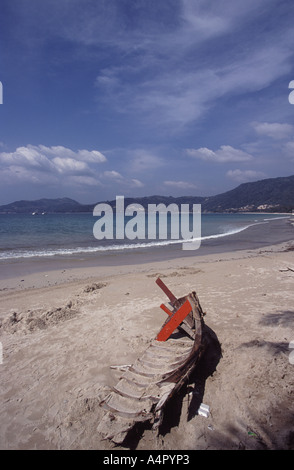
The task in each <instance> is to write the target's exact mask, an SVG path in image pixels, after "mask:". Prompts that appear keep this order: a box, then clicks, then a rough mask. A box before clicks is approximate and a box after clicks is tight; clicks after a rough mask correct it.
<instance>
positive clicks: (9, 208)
mask: <svg viewBox="0 0 294 470" xmlns="http://www.w3.org/2000/svg"><path fill="white" fill-rule="evenodd" d="M91 210H92V205H91V206H87V205H84V204H80V203H79V202H77V201H74V200H73V199H70V198H67V197H63V198H58V199H38V200H36V201H26V200H22V201H15V202H12V203H11V204H6V205H4V206H0V213H2V214H3V213H6V214H7V213H14V214H25V213H28V214H30V213H33V212H34V213H37V214H39V213H42V212H46V213H58V212H90V211H91Z"/></svg>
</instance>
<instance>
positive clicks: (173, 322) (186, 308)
mask: <svg viewBox="0 0 294 470" xmlns="http://www.w3.org/2000/svg"><path fill="white" fill-rule="evenodd" d="M191 310H192V307H191V304H190V302H189V300H186V301H185V303H183V305H182V306H181V307H180V308H179V309H178V310H177V311H176V312H175V313H173V314H172V316H171V317H170V319H169V320H168V321H167V322H166V324H165V325H164V326H163V327H162V328H161V330H160V332H159V333H158V335H157V337H156V339H157V341H166V340H167V339H168V338H169V337H170V335H171V334H172V333H173V332H174V331H175V329H176V328H177V327H178V326H179V325H180V324H181V323H182V321H183V320H184V319H185V318H186V316H187V315H188V314H189V313H190V312H191Z"/></svg>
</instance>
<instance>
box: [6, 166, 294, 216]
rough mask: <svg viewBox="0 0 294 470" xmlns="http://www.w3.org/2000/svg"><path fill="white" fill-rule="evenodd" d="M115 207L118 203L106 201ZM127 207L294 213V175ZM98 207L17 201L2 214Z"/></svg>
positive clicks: (138, 200) (145, 200) (143, 199)
mask: <svg viewBox="0 0 294 470" xmlns="http://www.w3.org/2000/svg"><path fill="white" fill-rule="evenodd" d="M103 202H106V203H108V204H109V205H111V206H112V207H113V208H114V207H115V204H116V201H115V200H113V201H103ZM124 202H125V207H126V206H127V205H129V204H131V203H137V204H141V205H142V206H143V207H144V208H145V209H147V207H148V204H160V203H163V204H165V205H167V206H168V205H169V204H171V203H175V204H201V208H202V212H252V211H254V212H255V211H260V212H291V210H294V175H292V176H286V177H279V178H268V179H264V180H260V181H255V182H252V183H243V184H240V185H239V186H238V187H236V188H235V189H232V190H230V191H226V192H225V193H221V194H218V195H216V196H209V197H200V196H182V197H173V196H145V197H137V198H125V201H124ZM94 206H95V204H80V203H79V202H77V201H75V200H73V199H70V198H59V199H39V200H36V201H25V200H22V201H16V202H13V203H11V204H6V205H3V206H0V213H2V214H3V213H6V214H7V213H33V212H36V213H42V212H47V213H58V212H92V211H93V208H94Z"/></svg>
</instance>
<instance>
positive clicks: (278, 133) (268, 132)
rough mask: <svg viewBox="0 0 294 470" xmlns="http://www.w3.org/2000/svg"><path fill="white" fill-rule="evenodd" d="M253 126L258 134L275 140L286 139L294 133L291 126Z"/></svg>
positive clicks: (257, 124) (271, 124) (275, 124)
mask: <svg viewBox="0 0 294 470" xmlns="http://www.w3.org/2000/svg"><path fill="white" fill-rule="evenodd" d="M252 126H253V128H254V129H255V131H256V132H257V134H259V135H264V136H267V137H272V138H273V139H285V138H287V137H289V136H290V135H293V133H294V126H292V125H291V124H280V123H278V122H272V123H269V122H253V123H252Z"/></svg>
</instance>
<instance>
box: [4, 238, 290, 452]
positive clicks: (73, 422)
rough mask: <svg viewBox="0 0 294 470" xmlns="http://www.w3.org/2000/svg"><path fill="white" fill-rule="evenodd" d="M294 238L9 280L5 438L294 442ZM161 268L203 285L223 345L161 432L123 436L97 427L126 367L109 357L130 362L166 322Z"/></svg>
mask: <svg viewBox="0 0 294 470" xmlns="http://www.w3.org/2000/svg"><path fill="white" fill-rule="evenodd" d="M292 245H293V244H292ZM292 245H291V242H288V243H283V244H280V245H275V246H272V247H266V248H258V249H253V250H242V251H234V252H231V253H230V252H227V253H223V254H217V253H215V254H211V255H206V256H200V257H199V256H198V257H196V256H193V253H191V255H190V256H189V257H185V258H177V259H173V260H165V261H158V262H152V263H144V264H140V265H125V266H119V267H115V266H104V267H95V266H90V267H88V268H85V267H83V268H78V267H76V268H69V269H62V268H58V269H55V270H54V269H50V270H46V271H42V270H39V271H38V272H31V273H30V272H29V271H28V274H26V275H24V274H23V273H21V274H20V275H14V277H10V278H8V279H1V282H0V289H1V290H0V322H1V328H0V332H1V336H0V341H1V345H2V349H3V354H2V364H0V374H1V390H0V396H1V400H0V416H1V426H0V448H1V449H2V450H3V449H38V450H41V449H48V450H53V449H84V450H87V449H96V450H115V449H128V448H135V449H137V450H141V449H147V450H197V449H203V450H204V449H294V420H293V417H294V400H293V398H294V394H293V390H294V387H293V385H294V363H291V362H294V361H293V360H291V358H290V353H291V349H290V347H289V345H290V342H291V341H294V307H293V306H294V289H293V284H294V271H293V270H294V251H293V250H289V247H291V246H292ZM158 276H160V277H161V278H162V280H163V281H164V282H165V283H166V285H167V286H168V287H169V288H170V289H171V290H172V291H173V292H174V294H175V295H176V296H177V297H181V296H183V295H186V294H188V293H189V292H191V291H193V290H195V291H196V292H197V294H198V296H199V299H200V303H201V306H202V308H203V310H204V311H205V312H206V316H205V323H206V324H207V325H208V326H209V327H210V328H211V329H212V330H213V332H214V333H215V335H216V336H217V338H218V341H219V343H220V345H221V355H220V354H219V351H208V352H207V354H212V355H213V357H214V360H215V367H214V371H208V370H206V369H205V356H204V360H203V362H202V364H201V365H200V369H199V372H198V374H199V375H198V376H197V373H196V374H194V376H193V377H192V378H191V380H190V384H189V385H188V386H187V387H186V386H185V387H183V389H182V390H181V391H180V392H179V393H178V394H177V395H176V396H175V397H174V398H173V399H172V400H171V401H170V402H169V403H168V405H167V407H166V410H165V414H164V422H163V425H162V428H161V430H160V433H158V432H157V431H153V430H152V429H151V426H149V425H145V426H141V427H140V426H139V428H138V430H137V431H136V432H135V433H133V435H132V436H131V438H130V439H129V441H128V442H127V443H126V445H121V446H115V445H114V444H113V443H112V442H111V441H108V440H103V439H102V437H101V436H100V435H99V434H98V433H97V431H96V429H97V426H98V423H99V420H100V419H101V417H102V416H103V414H104V411H103V409H102V408H101V407H100V406H99V402H100V401H101V400H102V399H103V398H104V397H105V396H106V395H107V393H108V392H109V387H110V386H113V385H115V383H116V382H117V380H118V378H119V372H118V371H116V370H114V369H111V368H110V366H113V365H121V364H132V363H133V362H134V361H135V360H136V359H137V358H138V357H139V356H140V354H141V353H142V352H143V351H144V350H145V349H146V347H147V346H148V344H149V342H150V340H152V339H153V338H154V337H155V336H156V334H157V332H158V331H159V329H160V327H161V325H162V323H163V322H164V321H165V314H164V312H163V311H162V310H161V309H160V305H161V303H166V304H167V298H166V296H165V294H164V293H163V292H162V291H161V289H159V287H158V286H157V285H156V283H155V280H156V278H157V277H158ZM292 351H293V349H292ZM196 394H198V395H199V396H200V398H201V401H202V402H203V403H205V404H207V405H209V407H210V415H209V417H208V418H206V417H204V416H200V415H198V414H197V409H196V408H195V407H194V408H193V397H195V395H196Z"/></svg>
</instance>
